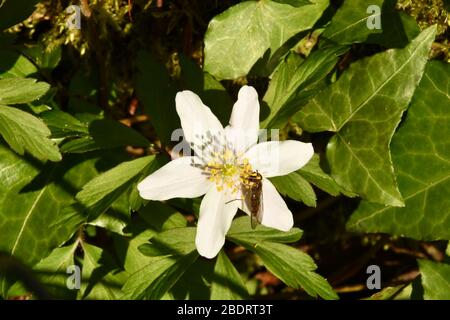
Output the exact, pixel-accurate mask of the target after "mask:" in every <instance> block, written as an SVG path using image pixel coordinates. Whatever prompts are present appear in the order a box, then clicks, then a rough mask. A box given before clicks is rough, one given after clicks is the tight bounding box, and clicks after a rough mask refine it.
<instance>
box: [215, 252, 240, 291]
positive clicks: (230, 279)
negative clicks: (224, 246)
mask: <svg viewBox="0 0 450 320" xmlns="http://www.w3.org/2000/svg"><path fill="white" fill-rule="evenodd" d="M247 298H248V292H247V289H246V288H245V284H244V282H243V281H242V278H241V275H240V274H239V272H238V271H237V270H236V268H235V267H234V265H233V263H232V262H231V261H230V259H229V258H228V257H227V255H226V253H225V252H223V251H220V253H219V255H218V256H217V260H216V266H215V267H214V275H213V279H212V283H211V300H240V299H247Z"/></svg>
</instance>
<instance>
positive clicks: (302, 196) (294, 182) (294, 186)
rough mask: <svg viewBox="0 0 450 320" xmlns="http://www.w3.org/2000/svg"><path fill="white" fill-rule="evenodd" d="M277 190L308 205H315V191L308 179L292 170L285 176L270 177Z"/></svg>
mask: <svg viewBox="0 0 450 320" xmlns="http://www.w3.org/2000/svg"><path fill="white" fill-rule="evenodd" d="M270 181H271V182H272V183H273V184H274V185H275V187H276V188H277V190H278V191H279V192H280V193H281V194H282V195H284V196H288V197H289V198H291V199H293V200H296V201H299V202H303V203H304V204H305V205H307V206H308V207H315V206H316V201H317V197H316V193H315V192H314V189H313V188H312V187H311V185H310V184H309V182H308V181H306V179H305V178H303V177H302V176H301V175H300V174H299V173H297V172H292V173H290V174H288V175H285V176H279V177H273V178H270Z"/></svg>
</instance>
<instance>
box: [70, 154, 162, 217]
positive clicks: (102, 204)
mask: <svg viewBox="0 0 450 320" xmlns="http://www.w3.org/2000/svg"><path fill="white" fill-rule="evenodd" d="M154 158H155V157H154V156H147V157H142V158H138V159H135V160H132V161H127V162H123V163H121V164H120V165H118V166H117V167H115V168H113V169H111V170H108V171H107V172H105V173H102V174H101V175H99V176H98V177H95V178H94V179H92V180H91V181H89V182H88V183H87V184H86V185H85V186H83V190H81V191H80V192H79V193H78V194H77V196H76V198H77V200H78V201H80V203H82V204H83V205H84V206H85V207H86V208H87V209H88V210H89V212H90V214H91V217H97V216H98V215H100V214H101V213H103V212H104V211H105V210H106V209H108V208H109V207H110V206H111V204H112V203H113V202H114V201H115V200H117V199H118V198H119V197H120V196H121V195H122V194H123V193H124V192H125V191H126V190H127V189H128V187H129V186H130V184H131V183H133V181H134V179H135V178H136V177H137V176H138V175H139V174H140V173H141V172H142V171H143V170H144V169H145V168H147V167H148V166H149V165H151V164H152V162H153V160H154Z"/></svg>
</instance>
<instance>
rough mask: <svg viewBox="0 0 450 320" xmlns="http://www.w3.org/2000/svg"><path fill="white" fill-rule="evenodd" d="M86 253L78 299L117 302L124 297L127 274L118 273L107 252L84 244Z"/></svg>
mask: <svg viewBox="0 0 450 320" xmlns="http://www.w3.org/2000/svg"><path fill="white" fill-rule="evenodd" d="M82 248H83V252H84V258H83V269H82V282H81V288H80V291H79V292H78V297H79V298H81V299H89V300H115V299H118V298H119V297H121V296H122V295H123V292H122V291H121V287H122V285H123V283H124V281H123V280H124V276H126V275H125V274H123V273H122V274H121V273H119V272H118V270H116V269H117V266H116V265H115V263H114V260H113V258H112V257H111V256H110V254H109V253H108V252H106V251H105V250H103V249H101V248H99V247H96V246H93V245H90V244H88V243H85V242H82Z"/></svg>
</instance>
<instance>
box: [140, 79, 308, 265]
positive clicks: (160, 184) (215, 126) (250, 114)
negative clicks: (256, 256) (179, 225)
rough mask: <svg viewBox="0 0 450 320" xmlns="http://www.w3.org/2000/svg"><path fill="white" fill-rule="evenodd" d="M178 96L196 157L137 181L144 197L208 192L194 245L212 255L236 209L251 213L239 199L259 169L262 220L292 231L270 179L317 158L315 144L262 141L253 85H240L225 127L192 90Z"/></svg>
mask: <svg viewBox="0 0 450 320" xmlns="http://www.w3.org/2000/svg"><path fill="white" fill-rule="evenodd" d="M175 100H176V109H177V113H178V115H179V117H180V120H181V126H182V128H183V132H184V136H185V139H186V140H187V141H188V142H189V143H190V145H191V148H192V149H193V150H194V152H195V156H185V157H180V158H178V159H175V160H172V161H171V162H169V163H168V164H166V165H165V166H163V167H162V168H160V169H159V170H157V171H155V172H154V173H153V174H151V175H150V176H148V177H147V178H145V179H144V180H143V181H142V182H141V183H139V185H138V190H139V193H140V195H141V197H143V198H144V199H148V200H160V201H162V200H167V199H171V198H176V197H180V198H195V197H199V196H202V195H205V196H204V198H203V200H202V203H201V205H200V217H199V220H198V226H197V235H196V239H195V243H196V247H197V250H198V252H199V253H200V255H202V256H204V257H206V258H213V257H215V256H216V255H217V253H218V252H219V251H220V249H221V248H222V246H223V244H224V242H225V235H226V233H227V232H228V229H229V228H230V225H231V222H232V220H233V217H234V215H235V214H236V212H237V209H238V208H240V209H242V210H244V211H245V212H246V213H247V214H249V209H248V208H247V206H246V205H245V201H239V199H242V198H243V195H242V194H241V193H242V184H243V183H245V179H246V177H248V175H249V174H250V173H252V172H255V171H258V172H259V173H260V174H261V175H262V177H263V182H262V199H263V204H262V206H263V211H262V218H261V223H262V224H263V225H265V226H268V227H272V228H275V229H278V230H282V231H288V230H289V229H291V228H292V226H293V218H292V213H291V212H290V210H289V209H288V207H287V205H286V203H285V202H284V200H283V198H282V197H281V196H280V194H279V193H278V191H277V190H276V189H275V187H274V185H273V184H272V183H271V182H270V181H269V180H268V179H267V178H270V177H275V176H282V175H286V174H289V173H291V172H293V171H296V170H298V169H300V168H301V167H303V166H304V165H305V164H306V163H307V162H308V161H309V160H310V159H311V157H312V156H313V153H314V150H313V147H312V145H311V144H310V143H303V142H299V141H294V140H287V141H269V142H262V143H259V144H257V142H258V132H259V102H258V94H257V92H256V90H255V89H254V88H253V87H249V86H244V87H242V88H241V89H240V91H239V96H238V101H237V102H236V103H235V105H234V107H233V111H232V114H231V118H230V124H229V126H227V127H226V128H223V126H222V125H221V123H220V122H219V120H218V119H217V118H216V117H215V116H214V114H213V113H212V112H211V110H210V109H209V108H208V107H207V106H205V105H204V104H203V103H202V101H201V100H200V98H199V97H198V96H197V95H196V94H194V93H193V92H191V91H182V92H179V93H178V94H177V96H176V99H175ZM236 200H237V201H236Z"/></svg>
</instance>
